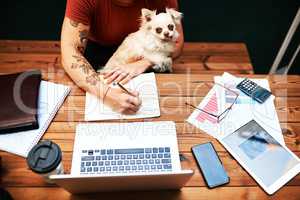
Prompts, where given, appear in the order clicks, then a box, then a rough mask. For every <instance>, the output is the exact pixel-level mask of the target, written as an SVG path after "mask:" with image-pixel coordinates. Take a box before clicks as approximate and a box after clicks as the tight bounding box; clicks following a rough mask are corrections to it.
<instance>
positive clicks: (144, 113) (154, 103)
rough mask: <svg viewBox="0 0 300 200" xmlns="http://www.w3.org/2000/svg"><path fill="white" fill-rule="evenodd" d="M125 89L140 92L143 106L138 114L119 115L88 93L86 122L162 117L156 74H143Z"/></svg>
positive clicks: (130, 82)
mask: <svg viewBox="0 0 300 200" xmlns="http://www.w3.org/2000/svg"><path fill="white" fill-rule="evenodd" d="M113 87H118V86H113ZM125 87H126V88H129V89H131V90H135V91H138V92H139V95H140V99H141V100H142V105H141V108H140V110H139V111H138V112H137V113H136V114H134V115H123V114H120V113H117V112H115V111H113V110H112V109H111V108H110V107H108V106H106V105H104V104H103V102H102V101H100V99H98V98H97V97H95V96H94V95H92V94H90V93H86V98H85V120H86V121H97V120H111V119H139V118H151V117H159V116H160V109H159V98H158V90H157V86H156V80H155V74H154V73H144V74H141V75H139V76H137V77H135V78H134V79H132V80H131V81H129V83H127V84H126V85H125Z"/></svg>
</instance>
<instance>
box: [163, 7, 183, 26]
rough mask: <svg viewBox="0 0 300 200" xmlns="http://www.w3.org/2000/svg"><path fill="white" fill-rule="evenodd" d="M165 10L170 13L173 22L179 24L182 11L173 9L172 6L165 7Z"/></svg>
mask: <svg viewBox="0 0 300 200" xmlns="http://www.w3.org/2000/svg"><path fill="white" fill-rule="evenodd" d="M166 12H167V13H169V15H171V17H172V19H173V21H174V22H175V24H180V20H181V19H182V13H181V12H178V11H176V10H174V9H173V8H166Z"/></svg>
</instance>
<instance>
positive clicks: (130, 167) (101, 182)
mask: <svg viewBox="0 0 300 200" xmlns="http://www.w3.org/2000/svg"><path fill="white" fill-rule="evenodd" d="M192 175H193V171H192V170H182V169H181V165H180V160H179V151H178V144H177V136H176V126H175V123H174V122H171V121H164V122H133V123H101V124H99V123H82V124H79V125H78V126H77V128H76V136H75V142H74V149H73V159H72V168H71V174H70V175H52V176H50V179H51V180H53V181H54V182H55V183H56V184H58V185H60V186H61V187H63V188H65V189H66V190H68V191H69V192H70V193H73V194H78V193H90V192H102V191H115V190H118V191H120V190H155V189H180V188H181V187H183V186H184V185H185V184H186V182H187V181H188V180H189V179H190V177H191V176H192Z"/></svg>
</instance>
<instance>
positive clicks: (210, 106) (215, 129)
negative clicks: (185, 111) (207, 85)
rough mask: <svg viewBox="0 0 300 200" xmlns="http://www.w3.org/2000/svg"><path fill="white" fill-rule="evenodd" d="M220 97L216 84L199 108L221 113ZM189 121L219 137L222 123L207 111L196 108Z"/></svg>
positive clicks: (216, 113)
mask: <svg viewBox="0 0 300 200" xmlns="http://www.w3.org/2000/svg"><path fill="white" fill-rule="evenodd" d="M219 99H220V98H219V92H217V86H214V87H213V88H212V89H211V90H210V91H209V92H208V94H207V95H206V96H205V97H204V99H203V100H202V101H201V102H200V104H199V105H198V106H197V108H200V109H203V110H205V111H207V112H208V113H212V114H215V115H218V114H219V113H220V103H219ZM187 121H188V122H189V123H190V124H192V125H194V126H196V127H197V128H199V129H201V130H203V131H205V132H206V133H207V134H209V135H211V136H213V137H215V138H217V136H218V134H219V131H220V124H219V123H218V121H217V119H216V118H214V117H212V116H211V115H209V114H207V113H205V112H202V111H200V110H197V109H195V110H194V112H193V113H192V114H191V115H190V116H189V118H188V119H187Z"/></svg>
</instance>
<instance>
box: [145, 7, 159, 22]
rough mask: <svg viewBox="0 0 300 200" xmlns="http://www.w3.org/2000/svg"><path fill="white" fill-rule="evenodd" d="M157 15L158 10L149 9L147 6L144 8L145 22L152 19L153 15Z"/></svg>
mask: <svg viewBox="0 0 300 200" xmlns="http://www.w3.org/2000/svg"><path fill="white" fill-rule="evenodd" d="M155 15H156V10H148V9H146V8H143V9H142V19H143V21H145V22H149V21H151V20H152V17H154V16H155Z"/></svg>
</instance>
